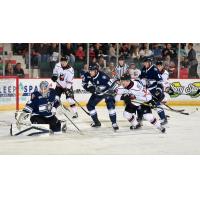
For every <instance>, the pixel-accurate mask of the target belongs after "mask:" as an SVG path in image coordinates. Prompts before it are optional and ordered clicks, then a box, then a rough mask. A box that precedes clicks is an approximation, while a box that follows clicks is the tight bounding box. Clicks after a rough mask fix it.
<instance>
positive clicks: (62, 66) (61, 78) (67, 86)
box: [51, 57, 78, 118]
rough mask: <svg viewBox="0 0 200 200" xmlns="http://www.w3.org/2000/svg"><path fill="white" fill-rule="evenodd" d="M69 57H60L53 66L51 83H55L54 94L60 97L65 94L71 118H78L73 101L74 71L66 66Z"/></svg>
mask: <svg viewBox="0 0 200 200" xmlns="http://www.w3.org/2000/svg"><path fill="white" fill-rule="evenodd" d="M68 62H69V57H62V58H61V60H60V62H59V63H57V64H56V65H55V68H54V70H53V76H52V77H51V79H52V81H54V82H56V88H55V90H56V93H57V95H58V96H59V97H61V95H62V93H65V95H66V100H67V101H68V102H69V104H70V107H71V109H72V111H73V114H74V115H73V118H77V117H78V113H77V107H76V104H75V101H74V99H73V97H74V94H73V87H72V86H73V79H74V69H73V68H72V67H71V66H70V65H69V64H68Z"/></svg>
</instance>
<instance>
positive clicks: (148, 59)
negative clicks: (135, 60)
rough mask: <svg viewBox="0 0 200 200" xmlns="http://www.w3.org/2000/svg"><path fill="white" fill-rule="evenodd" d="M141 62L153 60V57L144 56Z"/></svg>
mask: <svg viewBox="0 0 200 200" xmlns="http://www.w3.org/2000/svg"><path fill="white" fill-rule="evenodd" d="M143 62H153V59H152V58H151V57H144V58H143Z"/></svg>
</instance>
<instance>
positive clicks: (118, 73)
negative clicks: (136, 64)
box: [114, 64, 129, 79]
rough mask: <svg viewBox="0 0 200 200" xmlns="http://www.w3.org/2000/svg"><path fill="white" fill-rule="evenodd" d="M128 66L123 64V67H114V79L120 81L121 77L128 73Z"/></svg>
mask: <svg viewBox="0 0 200 200" xmlns="http://www.w3.org/2000/svg"><path fill="white" fill-rule="evenodd" d="M128 68H129V66H128V65H127V64H124V65H123V66H120V65H118V66H117V67H115V76H114V78H115V79H120V78H121V76H122V75H124V74H126V73H127V72H128Z"/></svg>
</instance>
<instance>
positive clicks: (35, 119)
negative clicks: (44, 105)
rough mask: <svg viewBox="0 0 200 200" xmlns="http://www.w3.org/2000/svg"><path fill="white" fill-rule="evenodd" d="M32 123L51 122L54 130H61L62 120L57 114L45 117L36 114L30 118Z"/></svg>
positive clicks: (50, 124)
mask: <svg viewBox="0 0 200 200" xmlns="http://www.w3.org/2000/svg"><path fill="white" fill-rule="evenodd" d="M30 120H31V123H32V124H49V127H50V129H51V130H52V131H53V132H58V131H61V122H60V120H58V119H57V117H56V116H54V115H53V116H52V117H48V118H47V117H44V116H40V115H34V116H32V117H31V118H30Z"/></svg>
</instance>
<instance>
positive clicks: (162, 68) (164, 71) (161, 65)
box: [156, 61, 174, 95]
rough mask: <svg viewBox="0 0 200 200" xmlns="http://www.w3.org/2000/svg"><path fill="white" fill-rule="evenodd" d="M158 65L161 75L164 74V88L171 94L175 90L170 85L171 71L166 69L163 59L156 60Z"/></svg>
mask: <svg viewBox="0 0 200 200" xmlns="http://www.w3.org/2000/svg"><path fill="white" fill-rule="evenodd" d="M156 67H157V68H158V71H159V73H160V75H161V76H162V79H163V82H162V84H163V89H164V92H166V93H168V94H169V95H173V94H174V91H173V89H172V88H171V86H170V82H169V80H168V79H169V72H168V71H167V70H165V68H164V66H163V62H162V61H157V62H156Z"/></svg>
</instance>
